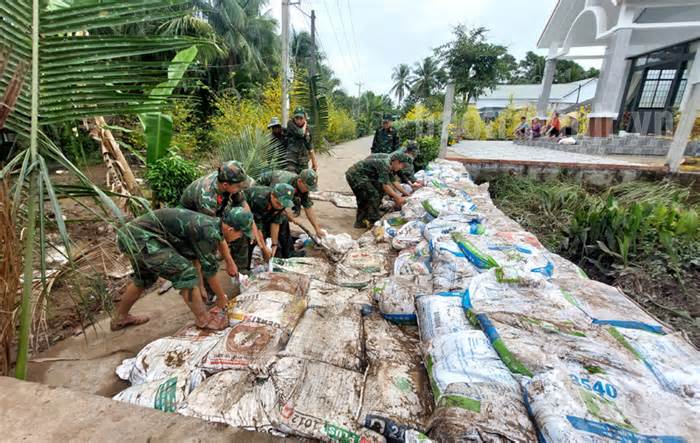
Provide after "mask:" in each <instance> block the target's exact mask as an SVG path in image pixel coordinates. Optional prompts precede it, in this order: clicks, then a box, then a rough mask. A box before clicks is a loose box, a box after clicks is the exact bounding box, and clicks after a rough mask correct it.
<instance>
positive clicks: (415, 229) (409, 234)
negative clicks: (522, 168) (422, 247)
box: [391, 220, 425, 251]
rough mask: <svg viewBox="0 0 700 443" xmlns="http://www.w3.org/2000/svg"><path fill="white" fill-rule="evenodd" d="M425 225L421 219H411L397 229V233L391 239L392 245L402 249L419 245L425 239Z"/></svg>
mask: <svg viewBox="0 0 700 443" xmlns="http://www.w3.org/2000/svg"><path fill="white" fill-rule="evenodd" d="M424 227H425V223H423V222H422V221H420V220H412V221H409V222H408V223H406V224H404V225H403V226H401V227H400V228H399V229H398V230H397V231H396V235H394V238H393V239H392V240H391V246H393V248H394V249H396V250H399V251H400V250H402V249H406V248H410V247H411V246H415V245H417V244H418V243H420V241H421V240H423V228H424Z"/></svg>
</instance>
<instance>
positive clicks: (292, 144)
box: [285, 120, 314, 174]
mask: <svg viewBox="0 0 700 443" xmlns="http://www.w3.org/2000/svg"><path fill="white" fill-rule="evenodd" d="M313 149H314V148H313V145H312V142H311V134H309V133H305V132H304V128H300V127H299V126H297V125H296V123H294V120H289V123H287V151H286V152H287V154H286V156H285V157H286V161H287V167H286V169H287V170H288V171H292V172H294V173H296V174H298V173H300V172H301V171H302V169H306V168H308V167H309V152H310V151H312V150H313Z"/></svg>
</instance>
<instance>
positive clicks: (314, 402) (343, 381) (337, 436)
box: [266, 357, 385, 442]
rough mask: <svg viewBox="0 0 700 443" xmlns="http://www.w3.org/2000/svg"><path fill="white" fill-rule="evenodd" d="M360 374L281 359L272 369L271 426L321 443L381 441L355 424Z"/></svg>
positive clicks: (359, 399)
mask: <svg viewBox="0 0 700 443" xmlns="http://www.w3.org/2000/svg"><path fill="white" fill-rule="evenodd" d="M363 378H364V377H363V375H362V374H361V373H359V372H355V371H349V370H347V369H342V368H339V367H337V366H334V365H329V364H326V363H323V362H319V361H312V360H305V359H301V358H296V357H285V358H281V359H280V360H278V361H277V363H275V364H274V365H273V367H272V370H271V377H270V379H269V380H268V381H267V382H266V383H269V384H271V386H273V388H274V390H275V394H276V396H277V405H276V406H275V409H274V411H273V413H272V415H271V417H272V423H273V426H274V427H275V428H276V429H277V430H279V431H281V432H284V433H287V434H294V435H298V436H301V437H307V438H316V439H319V440H322V441H356V442H359V441H366V442H384V441H385V439H384V438H383V437H382V436H380V435H379V434H376V433H375V432H373V431H370V430H367V429H364V428H362V427H361V426H359V425H358V424H357V419H356V416H355V414H357V412H358V411H359V410H360V407H361V396H362V387H363Z"/></svg>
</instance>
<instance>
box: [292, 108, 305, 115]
mask: <svg viewBox="0 0 700 443" xmlns="http://www.w3.org/2000/svg"><path fill="white" fill-rule="evenodd" d="M293 117H306V111H305V110H304V108H303V107H301V106H297V107H296V108H294V115H293Z"/></svg>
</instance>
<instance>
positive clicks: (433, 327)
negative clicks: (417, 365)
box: [416, 295, 474, 346]
mask: <svg viewBox="0 0 700 443" xmlns="http://www.w3.org/2000/svg"><path fill="white" fill-rule="evenodd" d="M416 313H417V317H418V327H419V329H420V336H421V342H422V343H423V345H424V346H427V345H429V344H430V342H431V341H432V340H433V339H435V338H436V337H440V336H443V335H448V334H452V333H454V332H459V331H468V330H473V329H474V327H473V326H471V325H470V324H469V322H468V321H467V317H466V315H465V313H464V308H463V307H462V298H461V297H459V296H442V295H426V296H422V297H418V298H416Z"/></svg>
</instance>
